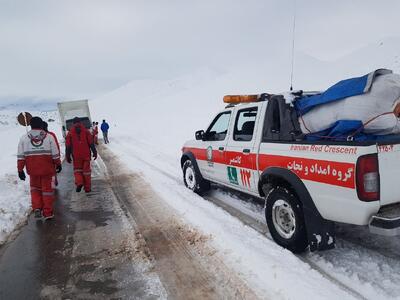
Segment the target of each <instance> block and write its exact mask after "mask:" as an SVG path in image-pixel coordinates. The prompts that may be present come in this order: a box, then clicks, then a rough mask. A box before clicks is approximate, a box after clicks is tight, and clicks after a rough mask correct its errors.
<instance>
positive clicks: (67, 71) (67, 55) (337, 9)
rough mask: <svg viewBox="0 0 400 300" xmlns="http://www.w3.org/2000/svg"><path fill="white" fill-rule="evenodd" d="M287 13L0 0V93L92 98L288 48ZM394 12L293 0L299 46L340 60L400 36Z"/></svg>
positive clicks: (395, 5) (224, 4) (393, 7)
mask: <svg viewBox="0 0 400 300" xmlns="http://www.w3.org/2000/svg"><path fill="white" fill-rule="evenodd" d="M293 11H294V0H287V1H286V0H276V1H268V0H242V1H235V0H230V1H227V0H223V1H222V0H221V1H218V0H198V1H195V0H179V1H178V0H168V1H166V0H160V1H152V0H143V1H135V0H130V1H115V0H114V1H111V0H109V1H100V0H95V1H84V0H79V1H71V0H68V1H67V0H66V1H61V0H58V1H56V0H54V1H46V0H40V1H34V0H29V1H26V0H25V1H22V0H21V1H20V0H0V38H1V42H0V99H6V98H9V99H12V98H14V97H39V98H40V97H43V98H60V97H61V98H91V97H95V96H98V95H101V94H103V93H106V92H108V91H110V90H112V89H115V88H118V87H119V86H121V85H123V84H125V83H126V82H129V81H131V80H134V79H142V78H153V79H166V78H173V77H175V76H179V75H182V74H185V73H190V72H191V71H192V70H194V69H196V68H199V67H203V66H206V67H211V68H217V69H221V70H225V69H229V68H232V67H233V66H234V65H235V64H236V63H238V62H245V61H246V60H247V59H248V60H256V59H273V58H274V57H276V56H279V55H287V51H286V52H285V51H284V52H282V51H281V49H289V48H290V47H291V38H292V19H293ZM399 12H400V1H398V0H380V1H377V0H375V1H374V0H352V1H348V0H336V1H322V0H297V27H296V49H297V51H299V52H305V53H307V54H309V55H312V56H314V57H316V58H319V59H323V60H333V59H336V58H339V57H341V56H343V55H345V54H347V53H350V52H352V51H354V50H356V49H357V48H360V47H363V46H365V45H367V44H369V43H377V42H379V41H380V40H382V39H384V38H385V37H390V36H400V26H399V23H400V22H399V18H400V15H399ZM287 59H290V57H287Z"/></svg>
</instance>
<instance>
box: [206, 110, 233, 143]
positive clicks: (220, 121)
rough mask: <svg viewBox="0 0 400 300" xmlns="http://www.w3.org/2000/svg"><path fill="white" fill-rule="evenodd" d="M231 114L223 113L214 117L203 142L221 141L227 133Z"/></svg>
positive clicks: (228, 112)
mask: <svg viewBox="0 0 400 300" xmlns="http://www.w3.org/2000/svg"><path fill="white" fill-rule="evenodd" d="M230 118H231V112H230V111H227V112H223V113H220V114H219V115H218V116H216V117H215V119H214V121H212V123H211V125H210V127H209V128H208V129H207V131H206V133H205V140H207V141H223V140H225V137H226V134H227V133H228V127H229V120H230Z"/></svg>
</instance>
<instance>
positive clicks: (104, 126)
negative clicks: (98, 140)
mask: <svg viewBox="0 0 400 300" xmlns="http://www.w3.org/2000/svg"><path fill="white" fill-rule="evenodd" d="M100 129H101V131H102V132H103V139H104V143H105V144H108V143H109V142H110V141H109V140H108V129H110V126H109V125H108V123H107V122H106V120H103V123H101V126H100Z"/></svg>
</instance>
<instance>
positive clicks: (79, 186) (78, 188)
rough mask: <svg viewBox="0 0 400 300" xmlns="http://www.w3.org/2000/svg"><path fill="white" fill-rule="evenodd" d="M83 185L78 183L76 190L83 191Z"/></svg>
mask: <svg viewBox="0 0 400 300" xmlns="http://www.w3.org/2000/svg"><path fill="white" fill-rule="evenodd" d="M82 188H83V185H78V186H77V187H76V192H77V193H79V192H80V191H82Z"/></svg>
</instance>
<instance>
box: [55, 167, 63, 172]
mask: <svg viewBox="0 0 400 300" xmlns="http://www.w3.org/2000/svg"><path fill="white" fill-rule="evenodd" d="M61 170H62V167H61V165H59V166H57V167H56V172H57V173H60V172H61Z"/></svg>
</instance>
